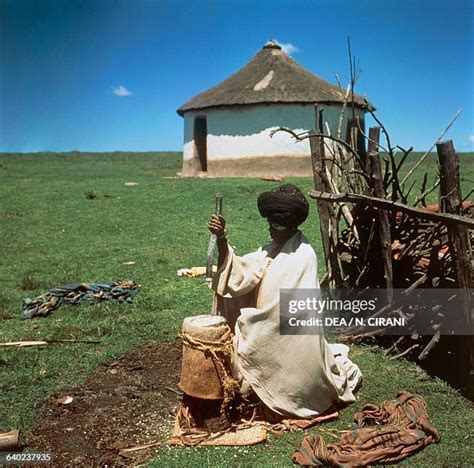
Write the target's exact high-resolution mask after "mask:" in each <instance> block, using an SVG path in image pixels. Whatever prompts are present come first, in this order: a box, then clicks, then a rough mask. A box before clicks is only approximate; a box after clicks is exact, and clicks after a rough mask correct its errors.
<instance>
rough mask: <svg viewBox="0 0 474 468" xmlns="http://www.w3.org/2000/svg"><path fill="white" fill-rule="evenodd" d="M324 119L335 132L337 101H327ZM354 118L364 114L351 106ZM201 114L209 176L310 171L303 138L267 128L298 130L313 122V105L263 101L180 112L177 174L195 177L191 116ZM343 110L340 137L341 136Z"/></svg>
mask: <svg viewBox="0 0 474 468" xmlns="http://www.w3.org/2000/svg"><path fill="white" fill-rule="evenodd" d="M323 107H324V120H325V121H327V122H328V124H329V127H330V130H331V133H332V134H333V135H335V134H336V132H337V126H338V122H339V115H340V111H341V105H340V104H327V105H323ZM355 112H356V117H360V118H362V119H363V117H364V113H363V111H362V110H360V109H356V111H355ZM197 117H202V118H203V117H205V118H206V123H207V142H206V143H207V145H206V147H207V148H206V149H207V155H206V158H207V173H208V175H210V176H217V177H219V176H221V177H222V176H261V175H265V174H273V175H286V176H290V175H310V174H311V162H310V158H309V155H310V149H309V141H308V140H305V141H302V142H296V141H295V140H294V138H292V137H291V135H290V134H288V133H284V132H278V133H276V134H275V135H274V136H273V138H271V137H270V132H271V131H272V130H274V129H276V128H278V127H286V128H290V129H292V130H293V131H295V132H297V133H299V132H304V131H307V130H311V129H313V128H314V126H315V110H314V105H313V104H264V105H247V106H233V107H227V108H214V109H206V110H203V111H191V112H186V113H185V115H184V148H183V171H182V175H184V176H187V175H195V174H196V173H197V172H199V171H200V170H202V161H201V160H200V158H199V154H198V145H197V144H196V141H195V135H194V132H195V123H194V122H195V119H196V118H197ZM351 117H352V110H347V111H346V114H345V116H344V120H343V128H342V133H341V136H342V137H343V138H344V136H345V132H346V127H347V120H348V118H351Z"/></svg>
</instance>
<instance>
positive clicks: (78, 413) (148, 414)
mask: <svg viewBox="0 0 474 468" xmlns="http://www.w3.org/2000/svg"><path fill="white" fill-rule="evenodd" d="M180 360H181V344H180V342H178V341H176V342H173V343H163V344H160V345H146V346H142V347H140V348H137V349H136V350H134V351H133V352H131V353H129V354H127V355H125V356H123V357H122V358H120V359H118V360H115V361H112V362H108V363H106V364H104V365H103V366H102V368H101V370H100V371H98V372H96V373H95V374H93V375H92V376H90V378H89V379H88V380H87V382H86V383H85V385H83V386H81V387H74V388H70V389H69V390H67V391H63V392H61V395H55V396H54V397H52V398H50V399H49V400H47V402H46V405H47V411H46V415H45V416H43V417H42V418H41V420H40V421H38V422H37V424H36V426H35V428H34V429H33V430H32V432H31V434H30V436H29V437H28V440H27V443H28V446H30V447H34V448H35V449H36V450H37V451H40V452H49V453H53V454H54V461H53V463H52V465H51V466H61V467H65V466H105V465H109V466H130V465H132V464H135V463H139V462H143V461H145V460H146V459H148V458H150V457H152V456H153V450H148V451H140V452H134V454H133V455H132V456H130V457H128V458H123V457H121V456H119V455H118V451H119V449H120V448H124V447H129V446H133V445H141V444H147V443H150V442H153V441H155V440H157V439H162V438H166V437H168V436H169V431H170V428H171V426H172V424H173V421H174V415H175V414H176V410H177V407H178V405H179V403H180V401H181V398H180V396H179V395H178V394H177V393H174V392H173V390H175V391H178V390H177V387H176V385H177V383H178V380H179V373H180ZM65 395H69V396H71V397H73V401H72V402H71V403H69V404H68V405H61V404H59V403H58V401H57V399H58V398H59V397H63V396H65Z"/></svg>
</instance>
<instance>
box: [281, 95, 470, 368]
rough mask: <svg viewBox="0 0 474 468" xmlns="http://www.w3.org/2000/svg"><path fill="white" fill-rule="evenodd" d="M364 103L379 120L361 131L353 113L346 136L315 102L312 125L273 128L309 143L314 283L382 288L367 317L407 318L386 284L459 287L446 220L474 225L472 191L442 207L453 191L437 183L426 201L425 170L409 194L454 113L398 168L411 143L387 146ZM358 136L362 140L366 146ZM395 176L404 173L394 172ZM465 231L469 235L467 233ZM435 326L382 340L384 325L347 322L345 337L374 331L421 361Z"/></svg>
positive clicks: (410, 290) (410, 289) (408, 289)
mask: <svg viewBox="0 0 474 468" xmlns="http://www.w3.org/2000/svg"><path fill="white" fill-rule="evenodd" d="M341 93H342V89H341ZM344 98H345V99H346V100H347V99H348V98H349V93H348V92H346V93H344ZM366 106H367V110H368V111H369V112H370V113H371V114H372V116H373V118H374V119H375V120H376V121H377V123H378V124H379V126H377V127H373V128H371V129H370V131H369V135H366V134H365V133H364V129H363V128H362V126H361V123H360V122H359V120H358V119H355V118H353V119H349V125H348V130H347V138H346V140H342V139H341V138H340V132H341V123H342V118H340V119H339V128H338V131H337V136H333V135H331V133H330V130H329V126H328V125H327V123H326V122H324V114H323V112H324V110H323V109H322V108H318V107H316V129H317V130H314V131H310V132H305V133H300V134H296V133H294V132H293V131H291V130H289V129H285V128H280V129H278V130H276V131H285V132H288V133H290V134H292V136H293V137H294V138H295V139H297V140H298V141H301V140H303V139H309V141H310V146H311V153H312V162H313V172H314V183H315V188H316V190H315V191H313V192H310V196H312V197H313V198H315V199H316V200H317V202H318V209H319V215H320V227H321V235H322V240H323V246H324V251H325V258H326V266H327V274H326V275H325V277H324V279H323V281H322V284H323V285H329V287H330V289H333V288H338V289H341V288H345V289H347V290H352V289H358V290H360V289H362V290H364V289H369V288H370V289H375V288H385V289H386V294H387V302H388V304H387V305H386V306H385V307H383V309H382V310H378V311H376V313H375V316H377V315H379V316H380V315H382V314H384V315H385V316H387V315H390V314H393V315H398V316H402V317H404V318H405V319H407V321H408V322H410V318H411V317H413V316H414V314H416V313H417V311H416V310H413V308H410V310H405V309H404V307H403V306H401V305H400V303H397V302H394V300H393V290H394V288H401V289H403V290H404V293H406V294H414V291H415V290H417V289H418V288H420V287H421V286H422V287H423V288H458V287H459V288H463V287H466V285H465V284H461V283H462V281H461V282H460V279H459V271H458V270H459V262H456V261H455V259H454V256H453V250H454V247H453V243H452V239H451V237H452V236H450V229H451V228H450V226H451V227H453V229H458V228H459V229H461V230H464V231H463V232H466V230H469V229H472V228H474V220H473V213H474V204H473V203H472V202H470V201H468V200H467V198H468V197H469V196H470V195H471V193H472V191H471V192H470V193H469V194H468V195H467V196H466V197H465V199H464V200H459V199H457V200H454V203H455V205H456V206H454V207H453V206H448V205H449V204H450V203H451V205H452V204H453V200H452V198H453V196H454V197H455V195H454V194H453V193H452V192H453V191H454V189H453V190H451V193H448V191H447V188H446V187H447V186H449V184H446V183H445V184H444V187H441V193H440V196H439V204H436V205H429V204H428V203H427V197H428V196H429V195H430V194H432V193H433V192H435V190H436V189H438V187H440V185H443V184H442V180H443V177H444V176H443V174H440V175H439V177H435V178H434V180H431V181H430V180H429V177H428V174H426V173H425V174H424V176H423V178H422V180H421V183H419V184H418V187H417V188H418V190H419V193H418V194H415V186H416V182H417V180H418V182H420V179H417V178H415V177H414V175H415V174H416V172H415V171H416V169H417V168H418V167H419V165H420V164H421V163H422V161H423V160H424V159H425V158H426V157H427V156H428V155H429V154H430V152H431V150H432V149H433V148H434V147H435V145H436V143H438V144H439V140H440V139H441V138H442V137H443V136H444V134H445V133H446V132H447V130H448V129H449V128H450V126H451V125H452V124H453V122H454V120H455V119H456V118H457V116H458V115H459V113H460V111H458V112H457V113H456V115H455V116H454V117H453V119H452V120H451V122H450V124H449V125H448V126H447V128H446V129H445V130H444V131H443V132H442V134H441V135H440V136H439V138H438V139H437V140H436V142H435V143H434V144H433V145H432V147H431V148H430V149H429V150H428V151H427V152H426V153H425V154H423V156H421V158H419V159H418V160H417V162H416V164H415V165H414V166H413V167H412V168H411V169H410V170H408V171H406V170H405V167H404V165H405V164H406V161H407V160H408V159H407V157H408V155H409V154H410V153H411V151H412V148H409V149H407V150H405V149H404V148H401V147H399V146H396V147H394V146H392V144H391V140H390V136H389V134H388V132H387V130H386V129H385V127H384V126H383V124H382V123H381V122H380V121H379V119H378V118H377V116H376V115H375V113H374V111H373V108H372V106H371V104H370V103H369V102H367V101H366ZM345 108H346V106H344V107H343V110H342V112H344V110H345ZM381 132H382V133H383V135H384V136H385V142H386V143H385V144H384V145H382V144H381V143H380V142H379V140H380V133H381ZM365 142H367V143H368V145H367V146H368V147H367V150H366V149H365V146H366V145H365ZM438 152H439V148H438ZM397 153H398V154H397ZM456 157H457V156H456ZM454 169H455V170H454V174H451V175H453V177H454V179H456V177H457V179H456V180H455V183H456V184H457V185H458V186H459V170H458V169H459V168H458V167H457V168H454ZM440 170H441V171H442V168H440ZM456 171H457V174H456ZM401 174H405V175H404V176H403V177H402V175H401ZM411 179H413V180H411ZM443 189H444V192H443ZM459 193H460V192H459ZM409 201H410V202H409ZM469 232H470V233H471V241H472V240H474V239H472V234H473V231H472V230H471V231H469ZM467 248H468V252H469V254H468V255H469V258H472V252H471V250H470V245H468V247H467ZM469 267H470V264H469ZM412 297H413V296H412ZM412 302H418V303H420V302H422V301H412ZM425 307H430V308H432V309H433V308H436V307H437V305H436V304H425ZM441 326H442V323H441V322H439V323H433V324H432V332H433V334H432V335H431V336H428V337H426V336H424V337H422V336H419V334H418V333H417V332H416V330H415V329H414V330H413V333H411V334H408V335H406V336H403V337H399V336H397V337H396V338H393V337H386V336H385V338H382V337H383V336H384V335H386V332H387V329H386V328H380V329H375V330H372V331H371V332H370V333H367V332H365V333H362V331H361V330H359V329H357V328H353V329H351V330H349V333H348V335H346V338H347V339H348V340H352V341H359V340H367V339H369V338H373V337H377V339H378V340H379V342H380V341H383V342H384V344H387V343H388V350H389V352H393V353H395V354H396V355H397V356H406V355H408V354H410V353H412V352H413V353H414V351H415V350H418V358H419V359H424V358H426V356H427V355H428V353H429V352H430V351H431V349H432V348H433V346H434V344H436V343H437V342H438V340H439V337H440V328H441ZM420 351H421V352H420Z"/></svg>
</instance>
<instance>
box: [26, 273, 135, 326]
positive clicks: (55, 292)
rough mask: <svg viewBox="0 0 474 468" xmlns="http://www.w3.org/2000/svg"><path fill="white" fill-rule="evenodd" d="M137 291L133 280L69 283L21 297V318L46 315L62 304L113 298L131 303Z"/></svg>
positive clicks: (93, 302) (95, 301)
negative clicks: (42, 292) (41, 292)
mask: <svg viewBox="0 0 474 468" xmlns="http://www.w3.org/2000/svg"><path fill="white" fill-rule="evenodd" d="M137 291H138V284H136V283H135V282H134V281H127V280H125V281H115V282H113V283H92V284H86V283H70V284H67V285H66V286H64V287H62V288H54V289H51V290H50V291H48V292H47V293H45V294H41V296H38V297H36V298H34V299H30V298H26V299H23V301H22V305H21V318H22V319H30V318H34V317H47V316H48V315H50V314H52V313H53V312H54V311H55V310H56V309H58V308H59V307H61V306H62V305H64V304H97V303H98V302H102V301H108V300H115V301H119V302H128V303H131V302H132V299H133V296H134V295H135V294H136V293H137Z"/></svg>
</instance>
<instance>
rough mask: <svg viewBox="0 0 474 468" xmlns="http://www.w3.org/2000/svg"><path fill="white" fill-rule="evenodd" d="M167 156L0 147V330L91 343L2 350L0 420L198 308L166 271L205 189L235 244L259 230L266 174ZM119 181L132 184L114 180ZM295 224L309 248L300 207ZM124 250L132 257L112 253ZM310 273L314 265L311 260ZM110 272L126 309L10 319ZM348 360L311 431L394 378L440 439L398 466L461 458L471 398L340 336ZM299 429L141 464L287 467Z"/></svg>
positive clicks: (166, 453) (468, 437)
mask: <svg viewBox="0 0 474 468" xmlns="http://www.w3.org/2000/svg"><path fill="white" fill-rule="evenodd" d="M412 158H416V155H414V156H412ZM473 158H474V155H473V154H465V155H462V164H463V166H462V169H463V171H462V175H463V177H464V178H466V179H467V180H464V181H463V190H464V191H465V192H467V191H468V189H469V188H470V187H472V180H473V179H474V164H473ZM435 161H436V157H435V156H434V155H430V157H429V158H428V159H427V160H426V161H425V163H424V164H423V165H422V167H425V168H427V169H428V170H429V171H431V173H432V174H434V173H435V172H436V162H435ZM179 162H180V154H179V153H110V154H99V155H94V154H82V153H66V154H54V153H47V154H46V153H45V154H34V155H0V164H1V166H0V190H1V198H0V200H1V206H0V218H1V219H0V238H1V252H2V255H1V257H0V261H1V269H0V281H1V284H2V289H1V292H0V341H13V340H20V339H35V338H36V339H38V338H46V339H53V338H55V339H59V338H76V339H100V340H101V344H100V345H94V346H91V345H84V344H73V345H67V346H47V347H44V348H24V349H2V350H1V351H0V431H2V430H9V429H11V428H14V427H20V428H22V430H23V431H27V430H28V429H29V428H31V425H32V422H33V420H34V418H35V417H38V416H39V415H40V414H41V406H35V402H37V401H39V400H41V399H44V398H45V397H47V396H49V395H52V394H54V393H55V392H59V391H60V390H61V389H62V388H67V387H68V386H71V385H73V384H76V383H80V382H82V381H84V380H85V378H86V377H87V375H89V374H90V373H91V372H93V371H94V369H95V368H96V367H97V365H98V364H99V363H100V362H103V361H105V360H108V359H111V358H112V357H116V356H119V355H122V354H124V353H126V352H127V351H129V350H130V349H132V348H133V347H135V346H137V345H139V344H141V343H148V342H160V341H164V340H171V339H173V338H174V337H175V336H176V335H177V333H178V332H179V330H180V326H181V322H182V320H183V318H184V317H186V316H188V315H193V314H199V313H208V312H209V311H210V307H211V299H212V296H211V292H210V291H209V290H208V289H206V288H205V287H204V284H203V283H204V282H203V279H202V278H194V279H188V278H178V277H176V270H177V269H178V268H182V267H190V266H197V265H203V264H204V260H205V252H206V246H207V241H208V238H209V235H208V231H207V228H206V223H207V219H208V216H209V213H210V212H211V211H212V209H213V204H214V194H215V193H216V192H221V193H222V194H223V197H224V214H225V217H226V219H227V221H228V231H229V240H230V242H231V244H233V245H236V246H237V248H238V253H245V252H248V251H250V250H254V249H255V248H257V246H258V245H260V244H261V243H263V242H265V241H266V240H267V234H268V233H267V228H266V223H265V222H264V221H263V220H262V219H261V218H260V216H259V214H258V212H257V209H256V203H255V200H256V196H257V195H258V194H259V193H260V192H261V191H263V190H266V189H268V188H269V187H270V186H271V184H269V183H268V182H263V181H261V180H259V179H207V180H204V179H174V178H165V177H166V176H173V175H174V174H175V173H176V171H177V170H178V169H179ZM417 173H418V174H419V171H418V172H417ZM418 177H419V175H418ZM289 181H290V182H293V183H296V184H298V185H299V186H300V187H301V188H302V189H303V190H310V189H311V188H312V181H311V178H289ZM125 182H137V183H138V185H137V186H133V187H126V186H124V183H125ZM431 202H433V203H434V202H436V195H433V196H432V197H431ZM304 231H305V233H306V234H307V236H308V237H309V238H310V240H311V241H312V243H313V246H314V247H315V250H316V252H317V253H318V254H319V258H322V254H321V243H320V241H319V235H318V225H317V216H316V212H315V211H314V209H313V211H312V213H311V215H310V219H309V221H308V222H306V223H305V225H304ZM128 261H133V262H135V264H134V265H124V264H123V263H125V262H128ZM320 263H322V262H320ZM319 271H320V273H323V266H322V265H321V264H320V265H319ZM122 278H126V279H132V280H135V281H136V282H138V283H139V284H140V285H141V290H140V292H139V294H138V295H137V296H136V297H135V300H134V303H133V305H131V306H124V305H120V304H114V303H104V304H101V305H98V306H94V307H91V306H77V307H63V308H61V309H59V310H58V311H56V312H55V313H54V314H53V315H52V316H50V317H48V318H46V319H38V320H26V321H22V320H20V318H19V313H20V304H21V299H22V298H24V297H34V296H36V295H38V294H41V293H43V292H46V291H47V290H48V289H50V288H52V287H56V286H61V285H63V284H65V283H67V282H72V281H80V282H94V281H111V280H116V279H122ZM352 357H353V358H354V360H355V361H356V362H357V363H358V364H359V365H360V367H361V369H362V372H363V374H364V377H365V380H364V385H363V387H362V389H361V391H360V393H359V400H358V402H357V403H356V404H355V405H353V406H351V407H349V408H347V409H346V410H345V411H344V412H343V416H342V418H341V419H340V420H339V421H337V422H333V423H330V424H326V425H324V430H329V429H331V428H338V429H341V428H342V429H344V428H347V427H348V426H349V425H350V424H351V417H352V415H353V414H354V412H355V411H357V410H359V409H360V408H361V406H362V405H363V404H364V403H367V402H380V401H381V400H384V399H387V398H393V397H394V396H395V394H396V393H397V392H398V391H400V390H403V389H408V390H410V391H413V392H416V393H419V394H420V395H422V396H423V397H425V398H426V400H427V402H428V405H429V411H430V415H431V420H432V422H433V424H434V425H435V426H436V427H437V428H438V429H439V431H440V432H441V435H442V443H441V444H439V445H437V446H431V447H429V448H427V449H426V450H424V451H423V452H421V453H420V454H418V455H416V456H415V457H414V458H411V459H409V460H408V461H407V462H406V464H407V465H418V466H429V465H434V466H440V465H447V466H458V465H460V464H461V463H467V462H469V460H472V459H473V456H472V453H471V452H470V449H469V448H470V447H471V446H472V444H473V424H472V416H473V415H472V407H471V406H470V404H469V402H468V401H467V400H465V399H464V398H463V397H462V396H461V395H460V394H459V393H458V392H457V391H456V390H454V389H452V388H451V387H449V386H448V385H446V384H445V383H443V382H441V381H440V380H437V379H432V378H430V377H428V376H427V375H426V374H425V373H424V372H423V371H422V370H420V369H419V368H418V367H417V366H415V365H414V364H411V363H408V362H398V361H391V360H389V359H388V358H386V357H384V356H383V355H382V354H381V353H380V352H379V351H378V350H376V349H372V348H369V347H363V346H358V347H354V348H353V351H352ZM300 439H301V433H298V434H287V435H285V436H283V437H280V438H275V437H271V438H270V440H269V442H268V443H267V444H264V445H261V446H256V447H247V448H219V449H216V448H205V447H199V448H193V449H183V448H163V449H162V452H161V453H160V455H159V457H158V458H156V459H155V460H154V462H153V463H152V464H153V466H162V465H168V466H174V465H175V466H178V465H179V466H182V465H189V466H196V465H199V464H201V465H204V466H208V465H209V466H227V465H232V466H238V465H241V466H248V465H259V466H262V465H274V466H275V465H278V466H282V465H291V454H292V453H293V451H294V450H295V448H296V447H297V446H298V444H299V440H300ZM328 440H331V439H330V438H329V439H328Z"/></svg>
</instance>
